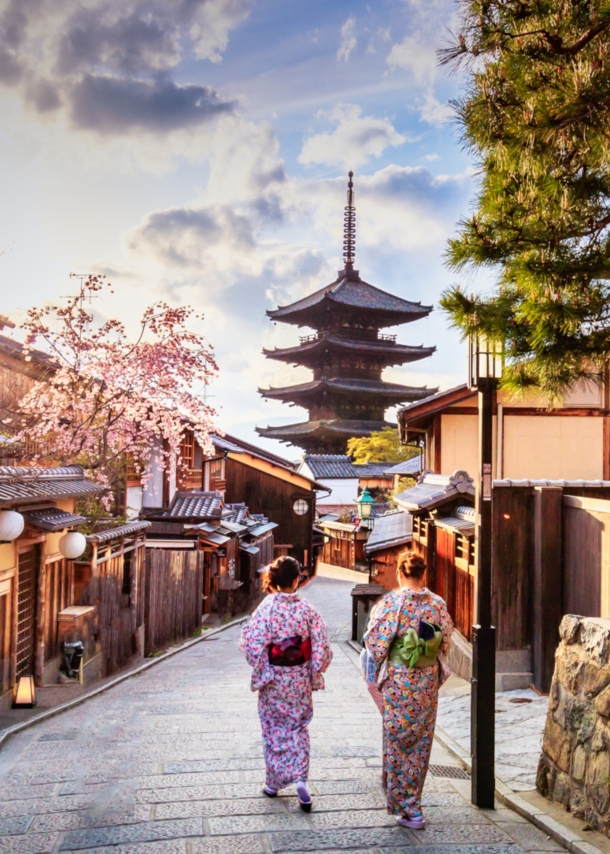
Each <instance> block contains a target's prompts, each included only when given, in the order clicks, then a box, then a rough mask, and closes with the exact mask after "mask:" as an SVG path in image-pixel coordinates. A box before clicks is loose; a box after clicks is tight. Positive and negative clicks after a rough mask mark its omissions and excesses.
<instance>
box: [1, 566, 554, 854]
mask: <svg viewBox="0 0 610 854" xmlns="http://www.w3.org/2000/svg"><path fill="white" fill-rule="evenodd" d="M352 585H353V581H349V580H347V579H345V578H341V576H340V575H338V577H335V578H330V577H320V578H318V579H316V580H315V581H314V582H313V584H311V585H310V587H308V588H307V590H306V591H305V594H306V595H307V598H309V599H311V601H312V602H313V603H314V604H315V605H316V606H317V607H318V608H319V609H320V610H321V612H322V613H323V615H324V616H325V618H326V619H327V621H328V623H329V627H330V631H331V635H332V636H333V638H334V645H333V646H334V655H335V658H334V661H333V664H332V665H331V668H330V670H329V672H328V674H327V690H326V691H325V692H321V693H319V694H317V695H316V697H315V717H314V722H313V725H312V727H311V734H312V766H311V782H312V787H311V788H312V794H313V796H314V809H313V812H312V813H311V814H309V815H305V814H304V813H302V812H301V811H300V810H299V809H298V804H297V800H296V797H295V795H294V794H293V793H290V792H288V793H286V794H284V795H283V796H282V797H279V798H277V800H269V799H267V798H265V797H264V796H263V795H262V794H261V791H260V787H261V783H262V782H263V778H264V774H263V759H262V745H261V739H260V730H259V723H258V718H257V713H256V695H255V694H252V693H251V692H250V690H249V668H248V667H247V665H246V663H245V661H244V659H243V657H242V655H241V653H240V651H239V649H238V638H239V627H232V628H230V629H228V630H227V631H225V632H223V633H220V634H217V635H215V636H214V637H211V638H210V639H209V640H207V641H204V642H202V643H199V644H196V645H194V646H192V647H191V648H190V649H188V650H186V651H185V652H183V653H180V654H178V655H177V656H175V657H174V658H172V659H169V660H168V661H165V662H162V663H160V664H159V665H158V666H157V667H153V668H151V669H150V670H148V671H147V672H146V673H144V674H142V675H141V676H137V677H135V678H132V679H129V680H127V681H126V682H124V683H122V684H121V685H119V686H117V687H115V688H113V689H112V690H110V691H108V692H106V693H104V694H102V695H100V696H98V697H96V698H92V699H91V700H88V701H87V702H85V703H84V704H83V705H81V706H79V707H78V708H76V709H73V710H71V711H69V712H65V713H63V714H60V715H58V716H57V717H55V718H52V719H51V720H48V721H46V722H44V723H41V724H39V725H36V726H34V727H31V728H30V729H28V730H26V731H24V732H23V733H21V734H20V735H18V736H16V737H14V738H13V739H11V740H9V742H8V743H7V744H6V746H5V747H4V748H3V749H2V751H1V752H0V852H2V854H4V853H5V852H6V854H9V852H10V854H51V852H75V851H82V850H84V849H85V850H87V851H89V852H90V854H102V852H104V854H109V852H110V851H112V852H116V854H261V852H269V854H271V852H278V854H279V852H295V854H296V852H316V851H325V852H340V851H349V852H353V854H365V852H366V854H372V852H387V854H390V852H394V851H400V850H414V851H419V852H421V854H446V852H455V854H521V852H523V851H528V852H535V851H545V852H549V851H561V850H563V849H561V848H560V847H559V846H558V845H556V844H555V843H554V842H551V841H550V840H548V838H547V837H546V835H544V834H543V833H541V832H540V831H539V830H537V829H536V828H534V827H533V826H532V825H530V824H528V823H527V822H525V821H524V820H523V819H521V818H520V817H519V816H517V815H516V814H515V813H513V812H510V811H508V810H506V809H498V810H496V811H494V812H488V813H484V812H481V811H478V810H476V809H474V808H472V807H471V806H470V804H469V802H468V790H469V782H468V781H467V780H459V779H448V778H446V777H442V776H433V775H430V776H429V777H428V781H427V784H426V788H425V795H424V809H425V814H426V818H427V822H428V826H427V829H426V830H425V831H419V832H410V831H408V830H404V829H401V828H398V827H397V826H396V825H395V822H394V819H393V818H392V817H390V816H388V815H387V814H386V811H385V802H384V798H383V796H382V794H381V791H380V787H379V777H380V765H381V758H380V756H381V721H380V717H379V713H378V711H377V709H376V708H375V706H374V705H373V702H372V700H371V699H370V698H369V696H368V694H367V691H366V688H365V686H364V683H363V682H362V679H361V677H360V674H359V672H358V670H357V668H356V666H355V665H356V661H357V656H356V653H355V652H354V651H353V650H351V648H350V647H349V646H348V645H347V644H346V643H344V639H345V638H346V637H347V633H348V625H349V622H350V605H351V602H350V596H349V590H350V587H351V586H352ZM432 762H433V763H434V764H435V765H437V766H449V765H453V766H455V765H456V763H455V762H454V761H453V760H452V759H450V757H449V756H448V755H447V754H446V753H444V751H442V750H441V749H440V748H439V747H437V746H435V749H434V752H433V757H432ZM441 771H442V769H439V773H440V772H441Z"/></svg>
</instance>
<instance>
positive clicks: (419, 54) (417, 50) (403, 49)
mask: <svg viewBox="0 0 610 854" xmlns="http://www.w3.org/2000/svg"><path fill="white" fill-rule="evenodd" d="M387 63H388V65H389V66H390V67H391V68H402V69H404V70H405V71H409V72H410V73H411V74H412V75H413V76H414V78H415V80H416V81H417V82H418V83H428V82H431V81H432V80H433V79H434V76H435V74H436V54H435V51H434V47H433V46H432V45H431V44H430V42H426V41H425V40H424V39H422V36H421V33H414V34H412V35H408V36H405V38H404V39H403V41H402V42H401V43H400V44H395V45H393V46H392V50H391V51H390V53H389V54H388V58H387Z"/></svg>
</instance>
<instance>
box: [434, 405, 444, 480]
mask: <svg viewBox="0 0 610 854" xmlns="http://www.w3.org/2000/svg"><path fill="white" fill-rule="evenodd" d="M432 429H433V436H434V439H433V441H434V463H433V470H434V473H435V474H442V472H441V416H440V415H435V416H434V423H433V428H432Z"/></svg>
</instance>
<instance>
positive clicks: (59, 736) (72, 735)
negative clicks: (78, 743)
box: [38, 729, 78, 741]
mask: <svg viewBox="0 0 610 854" xmlns="http://www.w3.org/2000/svg"><path fill="white" fill-rule="evenodd" d="M77 736H78V730H76V729H71V730H67V731H66V732H46V733H45V734H44V735H41V736H40V738H39V739H38V741H74V740H75V739H76V737H77Z"/></svg>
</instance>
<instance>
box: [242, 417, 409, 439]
mask: <svg viewBox="0 0 610 854" xmlns="http://www.w3.org/2000/svg"><path fill="white" fill-rule="evenodd" d="M395 426H396V425H395V424H390V423H389V421H355V420H347V419H343V418H332V419H329V420H328V421H302V422H300V423H298V424H284V425H282V426H281V427H257V428H256V432H257V433H260V435H261V436H265V437H266V438H268V439H279V440H280V441H283V442H290V441H291V439H292V438H293V437H299V436H316V435H324V434H325V433H331V434H336V435H337V434H338V435H341V436H345V437H346V438H350V437H351V436H368V435H369V434H370V433H373V432H374V431H378V430H383V429H384V427H395Z"/></svg>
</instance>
